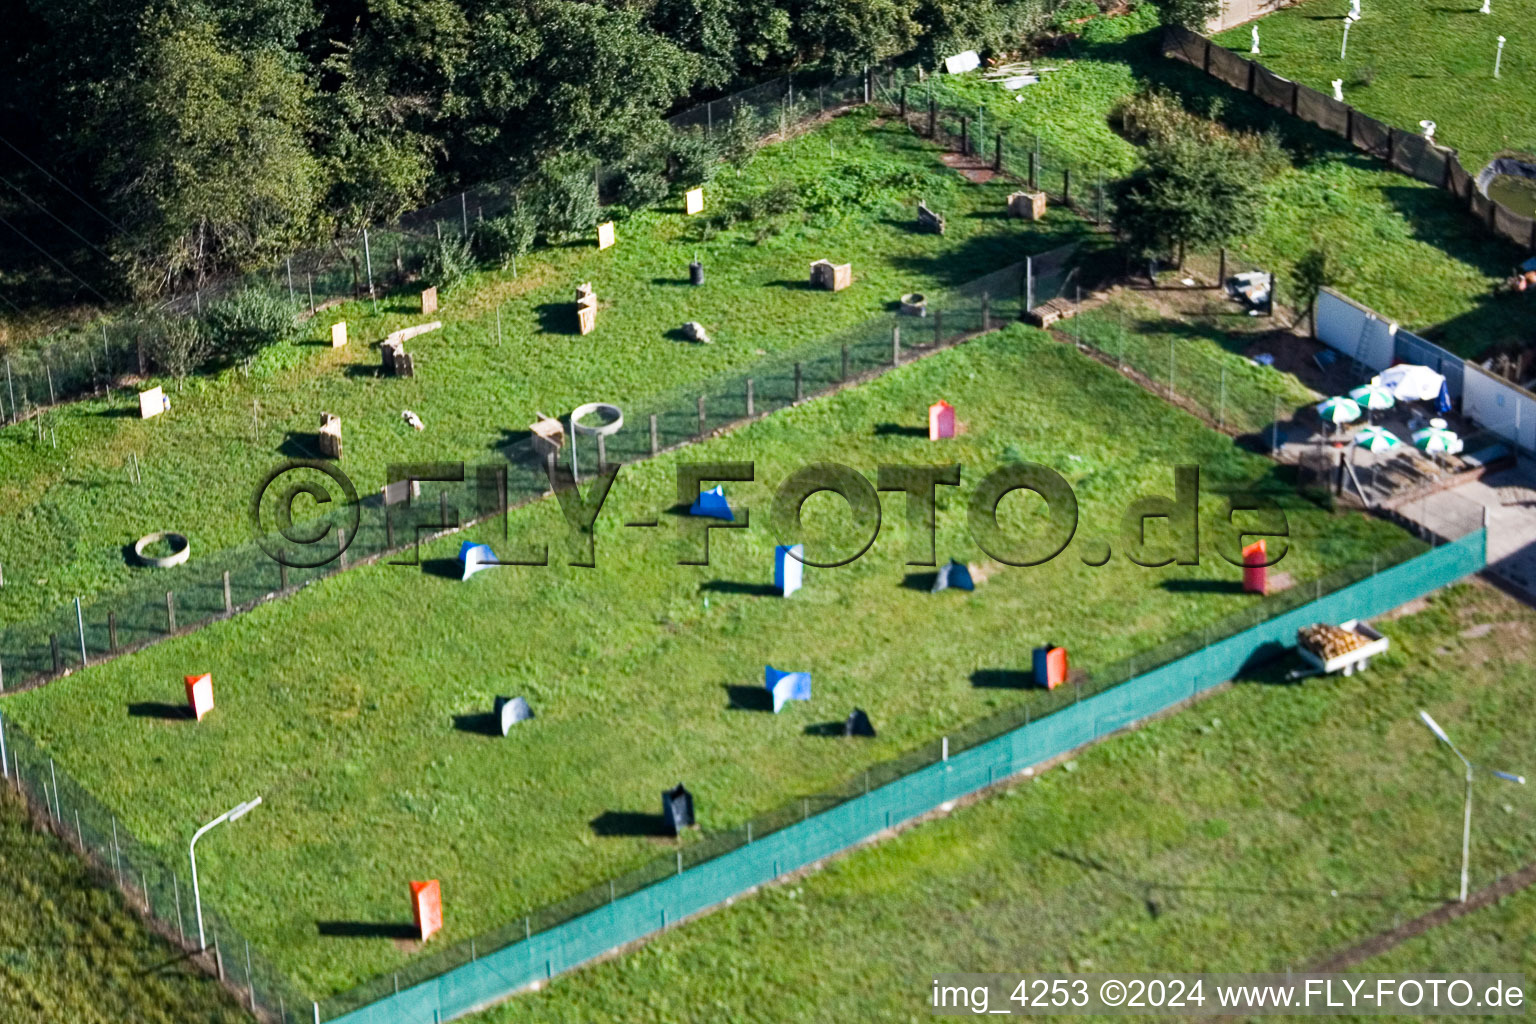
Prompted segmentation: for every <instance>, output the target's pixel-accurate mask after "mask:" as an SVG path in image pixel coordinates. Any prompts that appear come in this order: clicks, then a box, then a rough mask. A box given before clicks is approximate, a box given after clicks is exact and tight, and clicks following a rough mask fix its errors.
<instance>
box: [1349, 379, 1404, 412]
mask: <svg viewBox="0 0 1536 1024" xmlns="http://www.w3.org/2000/svg"><path fill="white" fill-rule="evenodd" d="M1349 397H1350V398H1353V399H1354V400H1355V401H1356V402H1359V403H1360V406H1361V408H1364V409H1369V410H1371V411H1372V412H1379V411H1381V410H1382V409H1390V408H1392V406H1393V405H1394V404H1396V402H1397V399H1395V398H1393V397H1392V392H1391V391H1390V390H1388V389H1387V388H1385V387H1382V385H1381V378H1380V377H1373V378H1372V379H1371V382H1370V383H1369V384H1362V385H1360V387H1358V388H1355V389H1354V390H1353V391H1351V392H1350V393H1349Z"/></svg>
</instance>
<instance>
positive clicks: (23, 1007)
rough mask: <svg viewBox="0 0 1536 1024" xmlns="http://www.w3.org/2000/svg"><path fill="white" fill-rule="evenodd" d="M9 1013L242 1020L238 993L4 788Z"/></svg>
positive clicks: (82, 1019) (2, 927)
mask: <svg viewBox="0 0 1536 1024" xmlns="http://www.w3.org/2000/svg"><path fill="white" fill-rule="evenodd" d="M0 884H3V885H4V887H5V892H6V894H7V895H6V901H5V913H4V914H0V1020H6V1021H27V1020H35V1021H69V1022H71V1024H122V1022H123V1021H141V1022H143V1024H184V1022H186V1021H192V1020H196V1021H208V1022H210V1024H214V1022H217V1024H239V1022H243V1021H249V1020H250V1017H249V1016H247V1015H246V1014H245V1013H244V1012H243V1011H242V1010H241V1008H240V1007H239V1006H238V1005H237V1004H236V1002H235V999H234V997H233V996H232V995H230V994H229V993H228V992H226V991H224V989H223V988H221V987H220V986H219V984H218V982H216V981H214V980H213V979H212V978H210V977H208V976H207V975H205V974H203V973H202V972H201V971H199V970H198V969H197V968H196V967H194V966H192V965H190V964H188V963H187V962H186V960H185V958H184V957H183V955H182V954H181V953H180V952H179V951H178V950H176V949H175V948H173V947H172V945H171V944H170V943H168V942H165V941H163V940H162V939H160V938H159V937H158V936H156V935H153V934H151V933H149V932H148V931H146V930H145V928H144V926H143V924H142V923H141V922H140V921H139V919H138V918H137V917H136V916H135V915H134V914H133V913H132V912H130V911H129V910H128V909H127V908H125V907H124V906H123V899H122V897H121V896H120V895H119V894H118V893H116V892H114V891H112V890H110V889H107V888H103V886H102V880H101V879H98V878H96V877H94V876H93V875H92V874H91V873H90V872H89V871H87V870H86V868H85V865H84V864H82V863H81V861H80V859H79V857H77V856H76V855H75V853H74V852H73V851H72V850H70V849H68V848H67V847H65V846H64V844H62V843H60V842H59V841H58V840H56V839H55V838H53V837H52V836H49V835H45V834H44V833H42V832H39V831H38V830H37V829H35V828H33V827H32V824H31V822H30V821H29V820H28V819H27V815H26V811H25V810H24V809H23V808H22V806H21V804H20V802H19V801H17V800H16V799H15V798H14V797H12V796H11V794H10V792H9V790H8V789H7V790H6V791H5V792H4V793H3V794H0Z"/></svg>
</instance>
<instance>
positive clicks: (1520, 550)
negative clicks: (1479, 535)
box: [1397, 460, 1536, 604]
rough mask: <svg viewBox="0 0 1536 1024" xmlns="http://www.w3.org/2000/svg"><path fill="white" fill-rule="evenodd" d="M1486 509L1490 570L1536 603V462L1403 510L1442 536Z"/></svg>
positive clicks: (1522, 465)
mask: <svg viewBox="0 0 1536 1024" xmlns="http://www.w3.org/2000/svg"><path fill="white" fill-rule="evenodd" d="M1478 509H1486V510H1487V516H1488V571H1489V573H1490V574H1492V575H1494V576H1496V577H1498V579H1499V580H1500V581H1502V582H1503V583H1505V584H1506V585H1507V586H1509V587H1511V588H1512V589H1515V590H1518V591H1520V592H1521V593H1522V594H1523V595H1524V596H1525V598H1526V600H1527V601H1529V602H1530V603H1532V604H1536V463H1532V462H1530V461H1527V460H1522V461H1521V462H1520V464H1519V465H1518V466H1517V467H1515V468H1514V469H1506V470H1503V471H1501V472H1498V473H1492V474H1489V475H1488V476H1486V477H1484V478H1483V479H1481V480H1475V481H1473V482H1471V483H1468V484H1463V485H1462V486H1460V487H1457V488H1454V489H1453V490H1448V491H1442V492H1440V493H1439V494H1433V495H1430V496H1429V497H1427V498H1425V499H1423V500H1422V501H1413V502H1409V503H1408V504H1406V505H1403V506H1401V507H1399V508H1398V510H1397V511H1398V512H1399V513H1401V514H1402V515H1403V516H1405V517H1407V518H1408V519H1411V520H1413V521H1414V522H1417V523H1422V524H1423V525H1425V526H1427V527H1428V528H1429V529H1431V530H1434V531H1435V532H1437V533H1440V534H1442V535H1450V536H1455V535H1457V534H1459V533H1461V532H1463V531H1462V530H1460V529H1456V528H1455V527H1456V526H1458V525H1459V524H1462V523H1465V522H1467V521H1468V519H1469V517H1472V516H1475V515H1477V510H1478Z"/></svg>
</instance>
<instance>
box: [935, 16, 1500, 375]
mask: <svg viewBox="0 0 1536 1024" xmlns="http://www.w3.org/2000/svg"><path fill="white" fill-rule="evenodd" d="M1329 2H1330V3H1331V2H1333V0H1329ZM1337 6H1338V8H1339V9H1340V11H1342V10H1344V9H1345V4H1344V3H1343V0H1339V2H1338V4H1337ZM1379 6H1380V7H1381V8H1382V9H1383V10H1385V9H1386V8H1387V6H1388V5H1387V4H1385V3H1383V4H1381V5H1379ZM1517 6H1518V5H1517V4H1515V3H1507V4H1505V9H1506V12H1507V13H1508V16H1510V17H1513V16H1514V14H1513V12H1514V11H1515V10H1516V8H1517ZM1393 7H1394V9H1399V10H1402V11H1405V12H1406V11H1408V10H1410V7H1409V5H1407V4H1402V5H1401V6H1398V5H1395V4H1394V5H1393ZM1317 8H1318V3H1316V2H1314V3H1308V4H1305V5H1302V6H1299V7H1295V8H1291V9H1288V10H1285V11H1282V12H1281V13H1280V14H1278V15H1274V16H1271V17H1269V18H1266V19H1265V20H1264V22H1263V23H1262V24H1263V26H1264V27H1263V32H1264V44H1265V46H1264V58H1263V59H1264V60H1265V62H1266V63H1267V64H1269V65H1270V66H1271V67H1274V68H1275V69H1276V70H1277V71H1279V72H1281V73H1282V74H1287V73H1289V72H1287V71H1286V69H1285V66H1283V65H1282V64H1276V63H1274V62H1273V61H1272V60H1271V56H1270V55H1271V53H1272V52H1274V53H1279V54H1282V55H1283V52H1284V50H1283V47H1284V44H1283V42H1282V41H1280V40H1278V39H1277V40H1276V42H1275V44H1274V46H1275V47H1277V49H1275V50H1273V51H1272V50H1271V44H1270V36H1271V35H1272V34H1273V35H1280V33H1279V32H1272V31H1271V29H1270V28H1269V26H1270V25H1271V24H1273V23H1275V21H1276V19H1277V18H1278V19H1285V20H1286V21H1285V23H1286V24H1289V25H1293V26H1315V25H1324V26H1329V30H1330V31H1331V30H1332V26H1333V25H1334V24H1335V22H1333V21H1321V22H1319V21H1313V20H1310V19H1311V18H1313V17H1315V14H1316V11H1317ZM1376 9H1377V8H1376V5H1373V6H1372V8H1371V10H1373V11H1374V10H1376ZM1413 10H1417V8H1413ZM1442 16H1443V15H1439V14H1436V15H1434V17H1442ZM1458 16H1459V15H1458ZM1371 17H1372V15H1370V14H1368V15H1367V17H1366V20H1365V21H1363V22H1362V25H1366V24H1369V23H1370V18H1371ZM1465 17H1468V18H1474V17H1480V16H1478V15H1466V16H1465ZM1117 22H1118V23H1119V25H1120V28H1119V29H1118V31H1123V32H1132V31H1133V30H1135V29H1137V28H1139V27H1140V25H1141V23H1140V22H1139V21H1138V20H1137V19H1136V18H1135V17H1134V16H1133V17H1129V18H1120V19H1109V20H1108V21H1107V22H1105V23H1104V28H1103V31H1101V32H1100V33H1099V34H1098V35H1097V36H1096V37H1095V38H1096V39H1097V41H1093V42H1088V41H1081V40H1080V41H1077V42H1076V43H1074V44H1072V45H1071V46H1070V47H1069V48H1068V49H1065V50H1062V51H1060V52H1057V53H1053V54H1051V55H1050V56H1048V57H1045V58H1040V59H1038V61H1037V63H1039V64H1041V65H1044V66H1049V67H1055V68H1058V69H1059V70H1056V71H1054V72H1050V73H1047V74H1044V75H1043V76H1042V78H1041V81H1040V84H1038V85H1034V86H1030V87H1028V88H1025V89H1023V90H1020V91H1019V92H1016V93H1010V92H1007V91H1006V90H1004V89H1003V88H1002V87H1000V86H997V85H993V84H990V83H987V82H985V81H984V80H982V79H981V78H980V77H978V76H974V75H968V76H958V77H950V76H943V77H940V78H938V79H937V81H938V82H939V85H940V96H941V97H942V98H948V99H949V100H950V101H951V103H952V105H954V106H957V107H960V106H963V107H966V108H974V107H976V106H984V107H985V117H984V119H985V122H986V123H987V124H990V125H992V126H994V127H997V126H1004V127H1006V128H1007V130H1008V132H1009V139H1010V140H1011V144H1013V145H1016V146H1018V148H1019V151H1020V153H1021V154H1022V153H1024V152H1027V149H1028V147H1029V141H1028V140H1029V139H1030V138H1031V137H1033V136H1034V135H1039V136H1040V137H1041V140H1042V146H1043V147H1044V150H1045V158H1044V160H1043V163H1042V168H1043V174H1044V177H1043V179H1042V180H1043V181H1044V182H1045V184H1046V185H1047V186H1048V187H1050V188H1051V189H1052V190H1054V191H1059V190H1060V186H1061V169H1062V167H1063V166H1064V165H1069V166H1071V168H1072V173H1073V176H1074V180H1075V181H1076V182H1077V183H1078V185H1077V186H1076V188H1077V191H1078V194H1079V196H1085V195H1088V193H1087V192H1085V191H1084V190H1085V189H1087V188H1089V187H1091V186H1092V185H1093V184H1094V183H1096V182H1097V180H1099V179H1100V178H1103V179H1104V180H1112V179H1113V178H1115V177H1116V176H1119V175H1123V174H1126V173H1128V172H1129V171H1130V170H1131V169H1132V168H1133V167H1134V166H1135V164H1136V161H1137V151H1136V147H1134V146H1133V145H1131V143H1129V142H1128V141H1126V140H1125V139H1124V138H1122V137H1121V136H1120V135H1118V134H1116V133H1115V131H1114V130H1113V129H1112V128H1111V127H1110V118H1111V114H1112V113H1113V111H1114V110H1115V108H1116V107H1117V105H1118V104H1119V103H1120V102H1121V101H1122V100H1124V99H1125V98H1127V97H1129V96H1132V95H1134V94H1135V93H1136V92H1137V91H1138V90H1140V89H1142V88H1145V87H1149V86H1156V87H1161V88H1166V89H1171V90H1174V91H1176V92H1178V93H1180V94H1182V95H1183V96H1184V97H1185V98H1186V103H1187V104H1188V105H1190V106H1191V107H1192V108H1193V109H1195V110H1201V111H1207V110H1211V109H1212V104H1213V103H1219V104H1220V114H1221V117H1222V119H1223V120H1225V121H1227V122H1229V123H1231V124H1233V125H1234V126H1237V127H1245V128H1251V129H1254V130H1267V129H1274V130H1275V131H1277V132H1278V133H1279V136H1280V139H1281V142H1282V143H1283V144H1284V145H1285V146H1286V148H1287V149H1288V150H1289V151H1290V152H1291V154H1292V157H1293V164H1294V166H1293V167H1292V169H1291V170H1289V171H1286V172H1284V173H1282V174H1281V175H1280V177H1279V178H1278V179H1276V180H1274V181H1272V182H1270V183H1269V186H1268V193H1269V195H1268V202H1267V204H1266V208H1265V212H1264V220H1263V226H1262V228H1261V229H1260V230H1259V231H1258V232H1257V233H1256V234H1254V235H1252V236H1250V237H1248V238H1246V239H1243V240H1242V241H1241V242H1240V244H1238V245H1237V246H1234V247H1233V252H1232V256H1233V259H1234V261H1239V260H1240V261H1243V262H1245V263H1246V264H1249V265H1256V266H1262V267H1265V268H1268V269H1272V270H1274V271H1276V272H1277V273H1278V274H1279V275H1280V279H1281V297H1282V301H1285V294H1286V291H1285V290H1286V288H1287V284H1286V282H1287V281H1293V280H1294V270H1295V265H1296V261H1297V260H1298V259H1299V258H1301V257H1302V256H1303V255H1304V254H1305V253H1306V252H1307V251H1308V250H1309V249H1312V248H1318V247H1321V248H1324V249H1326V250H1327V252H1328V253H1329V257H1330V263H1331V269H1332V272H1333V274H1334V275H1335V281H1334V285H1335V287H1337V288H1339V289H1340V290H1342V291H1343V292H1344V293H1346V294H1348V295H1350V296H1351V297H1352V298H1354V299H1356V300H1357V301H1360V302H1363V303H1365V304H1366V305H1368V306H1371V307H1372V308H1374V309H1376V310H1379V311H1380V312H1382V313H1383V314H1385V315H1387V316H1389V317H1392V318H1394V319H1396V320H1398V321H1399V322H1401V323H1402V324H1404V325H1405V326H1408V327H1411V328H1412V329H1414V330H1415V331H1420V330H1421V329H1429V328H1433V329H1432V330H1427V331H1426V333H1427V334H1428V335H1429V336H1430V337H1433V338H1434V339H1435V340H1436V341H1438V342H1440V343H1441V344H1443V345H1445V346H1446V347H1448V348H1450V349H1452V350H1454V351H1456V352H1458V353H1463V354H1466V355H1476V354H1479V353H1481V352H1483V351H1484V350H1486V349H1488V348H1490V347H1493V346H1496V345H1500V344H1504V343H1510V342H1524V341H1525V340H1527V339H1526V335H1527V325H1528V322H1529V317H1530V303H1529V301H1522V298H1521V297H1519V296H1497V297H1495V296H1493V295H1491V292H1492V290H1493V289H1494V288H1495V287H1496V286H1497V285H1498V284H1500V283H1501V282H1502V280H1503V279H1504V278H1505V277H1507V276H1508V274H1509V272H1510V269H1511V267H1513V266H1514V264H1515V263H1516V262H1518V260H1519V259H1520V256H1519V254H1518V253H1517V251H1516V250H1515V249H1514V247H1512V246H1509V245H1508V244H1506V243H1504V242H1502V241H1501V240H1499V239H1497V238H1495V237H1493V236H1492V235H1491V234H1490V233H1489V232H1488V231H1487V230H1486V229H1485V228H1484V227H1483V226H1482V225H1479V224H1478V223H1477V222H1476V221H1475V220H1473V219H1472V218H1471V217H1469V216H1468V215H1467V214H1466V212H1465V210H1464V209H1463V208H1462V206H1461V204H1458V203H1457V202H1456V201H1455V200H1454V199H1452V198H1451V197H1450V196H1449V195H1448V194H1446V193H1444V192H1442V191H1441V190H1439V189H1436V188H1433V187H1431V186H1428V185H1424V184H1421V183H1419V182H1416V181H1413V180H1412V179H1410V178H1407V177H1405V176H1403V175H1400V174H1397V173H1396V172H1393V171H1389V170H1386V169H1384V168H1383V166H1382V165H1381V164H1379V163H1377V162H1375V161H1373V160H1371V159H1370V158H1368V157H1366V156H1364V155H1363V154H1361V153H1358V152H1356V151H1355V150H1353V149H1352V148H1350V147H1349V146H1348V145H1347V144H1345V143H1344V142H1343V141H1342V140H1340V139H1337V138H1336V137H1333V136H1329V135H1327V134H1326V133H1324V132H1322V131H1320V130H1317V129H1314V128H1312V127H1311V126H1310V125H1307V124H1305V123H1304V122H1301V121H1298V120H1296V119H1294V118H1291V117H1290V116H1289V115H1286V114H1283V113H1281V112H1279V111H1275V110H1273V109H1271V108H1269V107H1266V106H1264V105H1263V104H1261V103H1259V102H1258V101H1257V100H1254V99H1253V98H1252V97H1248V96H1245V95H1244V94H1242V93H1240V92H1238V91H1237V90H1234V89H1229V88H1227V87H1226V86H1224V85H1222V84H1220V83H1218V82H1216V81H1214V80H1213V79H1209V78H1207V77H1206V76H1205V75H1203V74H1202V73H1201V72H1200V71H1198V70H1197V69H1194V68H1190V67H1188V66H1186V65H1183V64H1180V63H1178V62H1176V61H1173V60H1169V59H1165V58H1163V57H1162V56H1160V55H1159V53H1158V49H1157V38H1158V33H1157V31H1155V30H1154V31H1151V32H1147V33H1143V34H1132V35H1129V36H1127V37H1126V38H1124V39H1116V38H1114V36H1115V35H1116V32H1117V29H1116V23H1117ZM1234 31H1236V32H1240V33H1242V35H1243V37H1244V38H1245V39H1246V37H1247V31H1248V30H1247V29H1246V28H1242V29H1237V30H1234ZM1381 38H1382V41H1381V45H1382V46H1387V45H1390V41H1393V40H1397V41H1400V40H1401V39H1403V38H1408V37H1405V36H1403V35H1402V34H1401V32H1397V33H1390V34H1383V35H1382V37H1381ZM1354 39H1355V37H1354V36H1353V35H1352V36H1351V39H1350V45H1351V46H1352V47H1353V45H1354ZM1403 49H1404V52H1409V53H1411V52H1415V51H1416V47H1404V48H1403ZM1506 56H1507V53H1506ZM1330 77H1331V76H1330ZM1302 80H1303V81H1307V83H1308V84H1309V85H1313V86H1315V87H1317V88H1321V89H1324V90H1325V91H1326V90H1327V88H1328V86H1327V83H1326V82H1323V83H1318V82H1316V81H1309V80H1307V79H1305V78H1303V79H1302ZM1516 109H1518V108H1516ZM1417 116H1423V115H1417ZM1415 120H1416V119H1415ZM1447 124H1448V122H1446V121H1442V122H1441V129H1442V132H1444V130H1445V129H1446V127H1447ZM1453 144H1454V143H1453ZM1469 166H1470V165H1469Z"/></svg>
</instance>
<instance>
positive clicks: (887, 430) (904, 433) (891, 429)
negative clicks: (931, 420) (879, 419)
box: [875, 423, 928, 440]
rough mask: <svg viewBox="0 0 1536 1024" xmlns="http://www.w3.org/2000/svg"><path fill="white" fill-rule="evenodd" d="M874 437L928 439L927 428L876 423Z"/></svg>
mask: <svg viewBox="0 0 1536 1024" xmlns="http://www.w3.org/2000/svg"><path fill="white" fill-rule="evenodd" d="M875 436H876V437H921V438H923V439H924V440H927V438H928V428H927V427H909V426H907V425H905V424H902V423H876V424H875Z"/></svg>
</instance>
